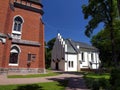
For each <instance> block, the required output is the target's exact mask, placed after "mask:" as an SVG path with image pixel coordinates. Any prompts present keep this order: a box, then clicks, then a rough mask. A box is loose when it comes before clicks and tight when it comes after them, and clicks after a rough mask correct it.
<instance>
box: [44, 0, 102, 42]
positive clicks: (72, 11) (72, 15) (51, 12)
mask: <svg viewBox="0 0 120 90" xmlns="http://www.w3.org/2000/svg"><path fill="white" fill-rule="evenodd" d="M87 3H88V0H42V4H43V6H44V7H43V10H44V12H45V13H44V15H43V22H44V24H45V41H49V40H51V39H52V38H54V37H56V35H57V33H61V35H62V36H63V38H70V39H73V40H76V41H81V42H86V43H90V38H88V37H87V36H85V34H84V31H85V26H86V25H87V23H88V20H85V19H84V15H83V13H82V8H81V7H82V5H83V4H87ZM101 29H102V25H100V26H99V27H98V28H97V29H96V30H95V32H94V34H96V33H97V32H98V31H99V30H101Z"/></svg>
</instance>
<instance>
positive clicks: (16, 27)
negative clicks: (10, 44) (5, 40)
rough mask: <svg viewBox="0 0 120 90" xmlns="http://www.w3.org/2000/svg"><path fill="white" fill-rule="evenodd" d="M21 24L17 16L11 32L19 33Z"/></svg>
mask: <svg viewBox="0 0 120 90" xmlns="http://www.w3.org/2000/svg"><path fill="white" fill-rule="evenodd" d="M22 23H23V20H22V18H21V17H20V16H17V17H16V18H15V19H14V28H13V30H14V31H19V32H20V31H21V26H22Z"/></svg>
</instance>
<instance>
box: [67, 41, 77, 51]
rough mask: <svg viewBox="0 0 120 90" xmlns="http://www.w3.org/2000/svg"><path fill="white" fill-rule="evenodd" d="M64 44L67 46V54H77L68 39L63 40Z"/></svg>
mask: <svg viewBox="0 0 120 90" xmlns="http://www.w3.org/2000/svg"><path fill="white" fill-rule="evenodd" d="M65 43H66V44H67V49H68V51H67V52H68V53H77V52H76V51H75V49H74V48H73V46H72V45H71V43H70V41H69V40H68V39H65Z"/></svg>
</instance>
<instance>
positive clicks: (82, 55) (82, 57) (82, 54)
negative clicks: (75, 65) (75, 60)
mask: <svg viewBox="0 0 120 90" xmlns="http://www.w3.org/2000/svg"><path fill="white" fill-rule="evenodd" d="M81 59H82V61H83V62H84V61H85V60H84V53H83V52H82V53H81Z"/></svg>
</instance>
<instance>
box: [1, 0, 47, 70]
mask: <svg viewBox="0 0 120 90" xmlns="http://www.w3.org/2000/svg"><path fill="white" fill-rule="evenodd" d="M11 1H12V0H11ZM13 1H14V0H13ZM17 1H20V0H17ZM0 2H1V3H0V8H2V9H0V32H1V33H5V34H8V33H9V34H12V26H13V20H14V17H15V16H16V15H19V16H21V17H22V18H23V19H24V23H23V26H22V35H21V39H22V40H29V41H36V42H39V43H40V47H37V46H29V45H28V46H27V45H19V44H16V45H18V46H19V47H20V49H21V53H20V55H19V66H18V67H13V66H9V57H10V49H11V46H12V45H13V44H12V40H11V39H9V38H7V42H6V44H5V45H4V48H2V47H3V45H1V43H0V48H2V50H0V64H2V65H1V66H2V67H5V68H27V58H28V56H27V55H28V53H31V54H36V60H35V61H34V62H31V66H30V67H31V68H43V69H44V68H45V61H44V25H43V23H42V21H41V17H42V15H41V14H40V13H36V12H33V11H28V10H25V9H21V8H16V7H15V8H14V10H12V9H11V8H10V7H9V0H1V1H0ZM11 3H13V2H11ZM32 6H34V7H36V8H42V7H40V5H35V4H32ZM1 13H2V14H1ZM2 52H4V55H2V54H1V53H2ZM2 56H3V57H2ZM2 60H3V61H2ZM1 61H2V62H1ZM1 66H0V67H1Z"/></svg>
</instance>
